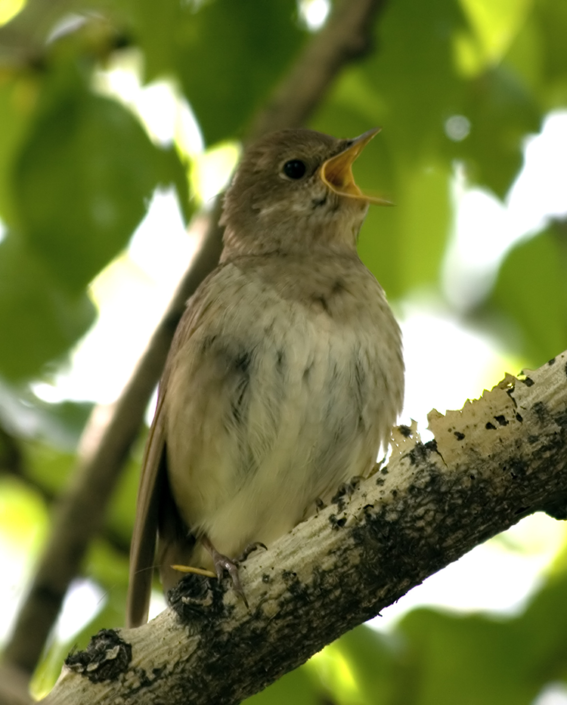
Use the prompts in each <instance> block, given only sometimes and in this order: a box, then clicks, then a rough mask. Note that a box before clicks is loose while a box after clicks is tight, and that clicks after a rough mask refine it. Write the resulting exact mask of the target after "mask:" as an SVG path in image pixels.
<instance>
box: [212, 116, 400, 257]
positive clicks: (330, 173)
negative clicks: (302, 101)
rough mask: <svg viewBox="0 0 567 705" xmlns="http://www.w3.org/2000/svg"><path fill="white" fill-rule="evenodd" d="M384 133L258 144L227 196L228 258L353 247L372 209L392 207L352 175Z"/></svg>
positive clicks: (307, 135)
mask: <svg viewBox="0 0 567 705" xmlns="http://www.w3.org/2000/svg"><path fill="white" fill-rule="evenodd" d="M377 132H379V130H378V129H373V130H369V131H368V132H365V133H364V134H363V135H361V136H360V137H357V138H355V139H350V140H348V139H336V138H334V137H330V136H328V135H324V134H322V133H320V132H315V131H313V130H282V131H281V132H275V133H272V134H269V135H267V136H266V137H264V138H263V139H261V140H259V141H258V142H256V143H255V144H253V145H251V146H250V147H249V148H248V149H247V150H246V151H245V152H244V155H243V157H242V160H241V162H240V165H239V167H238V169H237V171H236V174H235V176H234V178H233V180H232V184H231V185H230V187H229V189H228V191H227V193H226V195H225V198H224V208H223V215H222V218H221V224H222V225H224V226H225V237H224V242H225V252H224V255H223V259H228V258H230V257H232V256H238V255H240V254H267V253H270V252H278V253H281V254H285V253H293V254H308V253H313V252H316V251H317V250H320V249H324V250H327V251H329V250H337V251H344V250H345V249H351V250H352V249H354V248H355V247H356V238H357V235H358V231H359V229H360V226H361V225H362V222H363V220H364V217H365V215H366V212H367V210H368V204H369V203H378V204H381V205H390V204H389V202H388V201H386V200H384V199H381V198H377V197H373V196H369V195H367V194H364V193H363V192H362V191H361V190H360V189H359V187H358V186H357V185H356V183H355V181H354V177H353V174H352V164H353V162H354V161H355V159H356V158H357V157H358V155H359V154H360V153H361V151H362V150H363V148H364V147H365V145H366V144H368V142H369V141H370V140H371V139H372V138H373V137H374V135H375V134H376V133H377Z"/></svg>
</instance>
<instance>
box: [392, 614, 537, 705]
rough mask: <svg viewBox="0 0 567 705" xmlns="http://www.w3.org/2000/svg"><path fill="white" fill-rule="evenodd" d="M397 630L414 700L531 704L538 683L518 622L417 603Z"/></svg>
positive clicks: (451, 704)
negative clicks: (451, 612) (445, 611)
mask: <svg viewBox="0 0 567 705" xmlns="http://www.w3.org/2000/svg"><path fill="white" fill-rule="evenodd" d="M398 633H399V636H400V638H402V639H404V640H406V654H405V663H406V665H407V667H408V670H407V672H406V678H407V681H408V683H411V691H410V692H411V694H412V697H411V702H412V703H414V705H455V703H459V705H486V703H498V705H531V703H532V702H533V700H534V698H535V696H536V695H537V693H538V691H539V689H540V687H541V681H538V679H537V678H535V677H534V675H535V674H533V673H530V672H529V669H528V666H529V655H530V646H529V643H526V642H525V641H524V640H523V639H522V638H521V632H520V631H519V629H518V624H517V622H514V621H511V622H507V623H506V622H503V621H497V620H495V619H489V618H486V617H482V616H476V615H472V616H467V617H462V616H452V615H449V614H442V613H440V612H435V611H433V610H428V609H418V610H414V611H413V612H410V613H409V614H408V615H407V616H406V617H405V618H404V619H403V621H402V622H401V623H400V626H399V632H398ZM408 687H409V686H408ZM407 701H408V700H405V702H407ZM402 702H404V701H402Z"/></svg>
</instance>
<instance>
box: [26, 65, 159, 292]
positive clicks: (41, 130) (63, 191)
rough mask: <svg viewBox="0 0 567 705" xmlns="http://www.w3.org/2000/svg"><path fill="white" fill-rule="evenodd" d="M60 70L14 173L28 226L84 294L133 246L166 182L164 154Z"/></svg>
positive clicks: (30, 236)
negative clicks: (160, 166) (162, 179)
mask: <svg viewBox="0 0 567 705" xmlns="http://www.w3.org/2000/svg"><path fill="white" fill-rule="evenodd" d="M66 71H67V70H66V69H64V70H60V73H61V74H62V75H59V74H58V73H57V71H55V75H54V76H53V77H52V80H51V81H47V82H46V84H45V86H44V92H43V95H42V100H41V103H40V106H39V109H38V113H37V117H36V120H35V123H34V126H33V128H32V129H31V131H30V134H29V136H28V139H27V140H26V142H25V144H24V145H23V147H22V150H21V152H20V155H19V159H18V161H17V164H16V167H15V173H14V192H15V200H16V205H17V209H18V216H19V223H20V227H21V229H22V231H23V233H24V235H25V237H26V240H27V242H28V244H29V246H30V247H31V248H33V249H34V250H35V251H36V252H37V253H38V254H40V256H41V257H42V259H43V260H44V262H46V264H47V265H48V266H49V268H50V269H51V271H52V272H53V273H54V274H55V276H56V277H57V278H58V280H59V281H60V282H61V283H63V284H65V285H66V286H68V287H69V288H70V289H71V290H74V291H79V290H80V289H82V288H83V287H84V286H85V285H86V284H87V283H88V282H89V281H90V280H91V279H92V278H93V277H94V276H95V275H96V274H97V272H99V271H100V270H101V269H102V268H103V267H104V266H105V265H106V264H107V263H108V262H109V261H110V260H111V259H112V258H113V257H114V256H115V255H116V254H118V252H120V250H121V249H122V248H123V247H124V246H125V245H126V244H127V242H128V239H129V238H130V236H131V234H132V232H133V231H134V229H135V228H136V226H137V224H138V223H139V222H140V220H141V219H142V218H143V216H144V214H145V212H146V208H147V203H148V201H149V198H150V197H151V194H152V192H153V190H154V188H155V186H156V185H157V183H158V179H159V175H158V170H157V164H156V149H155V148H154V146H153V145H152V143H151V142H150V140H149V138H148V137H147V135H146V133H145V132H144V130H143V129H142V127H141V126H140V124H139V123H138V121H137V120H136V119H135V118H134V117H133V115H132V114H131V113H130V112H129V111H128V110H126V109H125V108H123V107H122V106H121V105H119V104H118V103H116V102H114V101H112V100H109V99H107V98H101V97H99V96H96V95H93V94H91V93H89V92H88V91H87V90H86V89H85V88H84V86H83V85H81V83H80V81H78V80H77V79H76V78H75V76H74V74H73V72H72V71H69V72H68V73H69V74H70V77H69V76H68V75H67V73H66Z"/></svg>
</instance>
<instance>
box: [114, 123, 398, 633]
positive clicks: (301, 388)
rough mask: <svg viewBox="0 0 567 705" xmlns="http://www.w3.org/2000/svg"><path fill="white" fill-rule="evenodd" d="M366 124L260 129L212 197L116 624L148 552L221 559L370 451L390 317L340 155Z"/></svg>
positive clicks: (154, 432)
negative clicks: (214, 259)
mask: <svg viewBox="0 0 567 705" xmlns="http://www.w3.org/2000/svg"><path fill="white" fill-rule="evenodd" d="M377 132H378V130H370V131H369V132H367V133H365V134H364V135H362V136H361V137H358V138H356V139H350V140H346V139H335V138H333V137H329V136H327V135H324V134H321V133H318V132H313V131H311V130H284V131H281V132H276V133H274V134H270V135H268V136H267V137H265V138H263V139H261V140H260V141H258V142H257V143H256V144H254V145H252V146H251V147H250V148H249V149H247V150H246V152H245V154H244V156H243V158H242V161H241V164H240V166H239V168H238V170H237V172H236V175H235V177H234V179H233V181H232V184H231V186H230V188H229V189H228V191H227V193H226V196H225V199H224V209H223V215H222V218H221V224H222V225H224V226H225V232H224V250H223V254H222V257H221V262H220V264H219V266H218V267H217V268H216V269H215V271H214V272H212V273H211V274H210V275H209V276H208V277H207V278H206V279H205V281H204V282H203V283H202V284H201V285H200V287H199V288H198V289H197V291H196V292H195V294H194V295H193V296H192V297H191V298H190V299H189V301H188V303H187V309H186V311H185V314H184V315H183V318H182V319H181V322H180V324H179V327H178V329H177V332H176V334H175V338H174V340H173V344H172V347H171V351H170V353H169V357H168V360H167V364H166V367H165V371H164V374H163V378H162V380H161V384H160V390H159V398H158V405H157V411H156V414H155V418H154V421H153V424H152V428H151V430H150V435H149V439H148V443H147V447H146V453H145V458H144V463H143V468H142V477H141V482H140V490H139V495H138V508H137V516H136V524H135V527H134V535H133V539H132V549H131V567H130V589H129V600H128V624H129V625H131V626H136V625H139V624H141V623H143V622H145V621H146V619H147V611H148V604H149V595H150V587H151V579H152V567H153V566H154V564H155V563H156V556H155V545H156V537H157V538H158V550H157V564H158V566H159V569H160V573H161V579H162V582H163V586H164V589H165V590H167V589H169V588H171V587H172V586H174V585H175V584H176V583H177V582H178V580H179V579H180V577H181V573H179V572H178V571H177V570H175V569H173V568H172V565H174V564H183V565H190V566H196V567H202V568H206V569H210V568H214V570H215V572H216V574H217V575H219V576H222V574H223V571H224V570H225V569H227V570H228V571H229V573H230V574H231V576H232V578H233V583H234V584H235V588H236V589H237V590H241V588H240V584H239V581H238V573H237V568H236V566H237V558H238V556H240V554H241V553H242V552H243V551H244V550H245V549H246V547H247V545H249V544H250V543H251V542H262V543H263V544H266V545H267V546H268V547H269V546H270V545H271V544H273V542H274V541H275V540H276V539H277V538H278V537H279V536H282V535H283V534H285V533H286V532H288V531H290V530H291V529H292V528H293V527H294V526H295V525H296V524H298V523H299V522H300V521H302V520H303V519H305V518H306V517H307V516H309V515H310V514H311V513H313V512H314V510H315V506H316V503H317V502H319V501H320V500H322V501H323V502H326V501H328V500H329V499H330V497H332V495H333V494H334V492H335V491H336V490H337V488H338V486H339V485H340V484H341V483H342V482H345V481H347V480H348V479H350V478H352V477H353V476H364V475H367V474H368V473H369V472H370V470H371V469H372V467H373V465H374V463H375V461H376V458H377V455H378V452H379V450H380V447H381V446H382V447H385V445H386V444H387V441H388V437H389V434H390V430H391V427H392V425H393V424H394V422H395V420H396V417H397V415H398V413H399V412H400V409H401V405H402V399H403V389H404V365H403V360H402V349H401V337H400V330H399V327H398V325H397V323H396V321H395V319H394V317H393V315H392V312H391V311H390V308H389V306H388V303H387V301H386V297H385V295H384V292H383V290H382V288H381V286H380V285H379V284H378V282H377V281H376V279H375V278H374V276H373V275H372V274H371V273H370V272H369V271H368V269H366V267H365V266H364V265H363V264H362V262H361V261H360V259H359V257H358V255H357V252H356V242H357V237H358V232H359V230H360V227H361V225H362V222H363V220H364V217H365V215H366V212H367V210H368V204H369V203H370V202H376V203H386V202H385V201H383V200H382V199H378V198H372V197H370V196H367V195H365V194H363V193H362V192H361V191H360V189H359V188H358V186H357V185H356V184H355V182H354V178H353V176H352V170H351V166H352V163H353V162H354V160H355V159H356V157H357V156H358V155H359V153H360V152H361V151H362V149H363V147H364V146H365V145H366V144H367V143H368V142H369V141H370V139H372V137H373V136H374V135H375V134H376V133H377Z"/></svg>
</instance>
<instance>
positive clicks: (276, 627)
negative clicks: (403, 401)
mask: <svg viewBox="0 0 567 705" xmlns="http://www.w3.org/2000/svg"><path fill="white" fill-rule="evenodd" d="M429 421H430V428H431V429H432V431H433V432H434V436H435V439H434V440H433V441H430V442H428V443H425V444H423V443H421V442H420V440H419V438H409V437H408V436H410V435H411V431H410V429H407V427H402V428H401V429H398V432H397V437H396V439H395V446H396V449H395V451H394V453H393V456H392V458H391V459H390V462H389V464H388V466H387V467H384V468H381V469H378V471H377V472H376V473H375V474H374V475H372V476H371V477H369V478H368V479H366V480H364V481H363V482H361V483H360V484H358V486H356V487H355V488H353V490H352V494H351V493H349V492H345V493H342V494H341V493H339V495H337V497H335V498H334V500H333V502H332V503H331V505H329V506H328V507H327V508H325V509H324V510H322V511H321V512H320V513H319V514H318V515H317V516H315V517H313V518H311V519H309V520H308V521H306V522H304V523H303V524H300V525H299V526H298V527H296V528H295V529H294V530H293V531H292V532H290V533H289V534H287V535H286V536H284V537H283V538H282V539H280V540H279V541H278V542H277V543H276V544H275V545H274V546H273V547H272V548H271V549H270V550H268V551H267V552H257V553H255V554H253V555H252V557H251V558H249V559H248V561H247V562H246V563H244V564H243V565H242V567H241V577H242V579H243V584H244V589H245V591H246V594H247V596H248V600H249V603H250V610H247V609H246V607H245V606H244V604H243V602H242V601H241V600H239V599H238V598H237V597H236V595H235V593H234V591H233V590H232V589H230V588H227V586H226V585H224V584H222V585H219V584H218V583H217V581H215V580H213V581H209V580H208V579H206V578H198V577H197V576H190V578H186V579H184V581H183V583H182V584H181V586H180V587H179V588H177V589H175V590H174V591H172V594H171V595H170V597H171V604H172V608H171V609H168V610H166V611H164V612H163V613H162V614H161V615H159V616H158V617H157V618H156V619H155V620H153V621H152V622H150V623H149V624H147V625H145V626H143V627H140V628H138V629H123V630H119V631H111V630H106V631H103V632H99V634H98V635H97V636H95V637H94V638H93V639H92V640H91V644H90V645H89V648H88V649H87V650H86V651H84V652H81V653H78V654H74V655H71V656H70V657H69V658H68V659H67V662H66V666H65V667H64V670H63V673H62V675H61V677H60V680H59V682H58V684H57V686H56V687H55V688H54V690H53V691H52V693H51V694H50V695H49V696H48V697H47V698H46V699H45V700H44V701H43V702H44V703H45V705H55V703H57V705H66V704H67V703H69V704H70V703H73V705H83V704H84V705H87V703H88V705H95V704H96V703H107V702H118V700H119V701H120V702H121V703H123V704H124V705H128V703H136V704H137V705H144V704H145V703H147V704H148V705H149V704H150V703H156V702H167V703H169V704H170V705H177V704H179V705H181V703H183V704H184V705H200V704H201V703H202V704H203V705H204V704H205V703H211V702H222V703H224V704H225V705H229V704H232V703H238V702H240V701H241V700H242V699H244V698H245V697H248V696H250V695H252V694H254V693H256V692H258V691H259V690H261V689H263V688H265V687H266V686H267V685H269V684H270V683H272V682H273V681H275V680H276V679H277V678H279V677H280V676H281V675H283V674H284V673H286V672H288V671H290V670H291V669H293V668H296V667H297V666H299V665H300V664H301V663H303V662H304V661H305V660H306V659H307V658H309V657H310V656H311V655H312V654H314V653H316V652H317V651H319V650H320V649H321V648H322V647H323V646H324V645H325V644H328V643H329V642H331V641H333V640H334V639H336V638H337V637H338V636H340V635H341V634H343V633H344V632H346V631H347V630H349V629H351V628H353V627H354V626H356V625H357V624H360V623H361V622H363V621H364V620H367V619H369V618H371V617H373V616H375V615H377V614H379V613H380V611H381V610H383V609H384V608H385V607H386V606H387V605H390V604H392V603H393V602H394V601H396V600H398V599H399V598H400V597H401V596H402V595H403V594H405V593H406V592H407V591H408V590H409V589H410V588H412V587H413V586H415V585H418V584H419V583H421V582H422V581H423V580H424V579H425V578H426V577H427V576H429V575H431V574H432V573H435V572H437V571H438V570H439V569H441V568H443V567H444V566H446V565H447V564H448V563H450V562H452V561H454V560H456V559H457V558H459V557H460V556H462V555H463V554H465V553H466V552H467V551H469V550H470V549H471V548H473V547H474V546H476V545H477V544H479V543H481V542H483V541H485V540H486V539H488V538H489V537H491V536H494V535H495V534H497V533H499V532H500V531H503V530H505V529H507V528H509V527H510V526H512V525H513V524H515V523H516V522H517V521H519V520H520V519H521V518H522V517H525V516H527V515H528V514H531V513H533V512H535V511H537V510H539V509H542V508H543V507H545V506H547V505H548V504H550V503H551V504H554V503H556V502H557V500H558V498H563V499H564V498H565V497H567V442H566V441H567V352H565V353H563V354H562V355H560V356H559V357H557V358H556V359H555V360H552V361H550V362H549V363H548V364H546V365H544V366H543V367H541V368H540V369H539V370H537V371H535V372H533V373H532V372H530V373H529V376H525V377H521V378H514V377H511V376H507V377H506V378H505V379H504V380H503V382H501V383H500V384H499V385H498V386H497V387H495V388H494V389H493V390H492V391H490V392H485V394H484V395H483V397H482V398H481V399H479V400H477V401H474V402H467V403H466V404H465V406H464V407H463V409H462V410H461V411H452V412H449V413H448V414H447V415H446V416H442V415H441V414H439V413H438V412H436V411H433V412H431V414H430V416H429ZM400 431H402V432H400Z"/></svg>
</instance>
